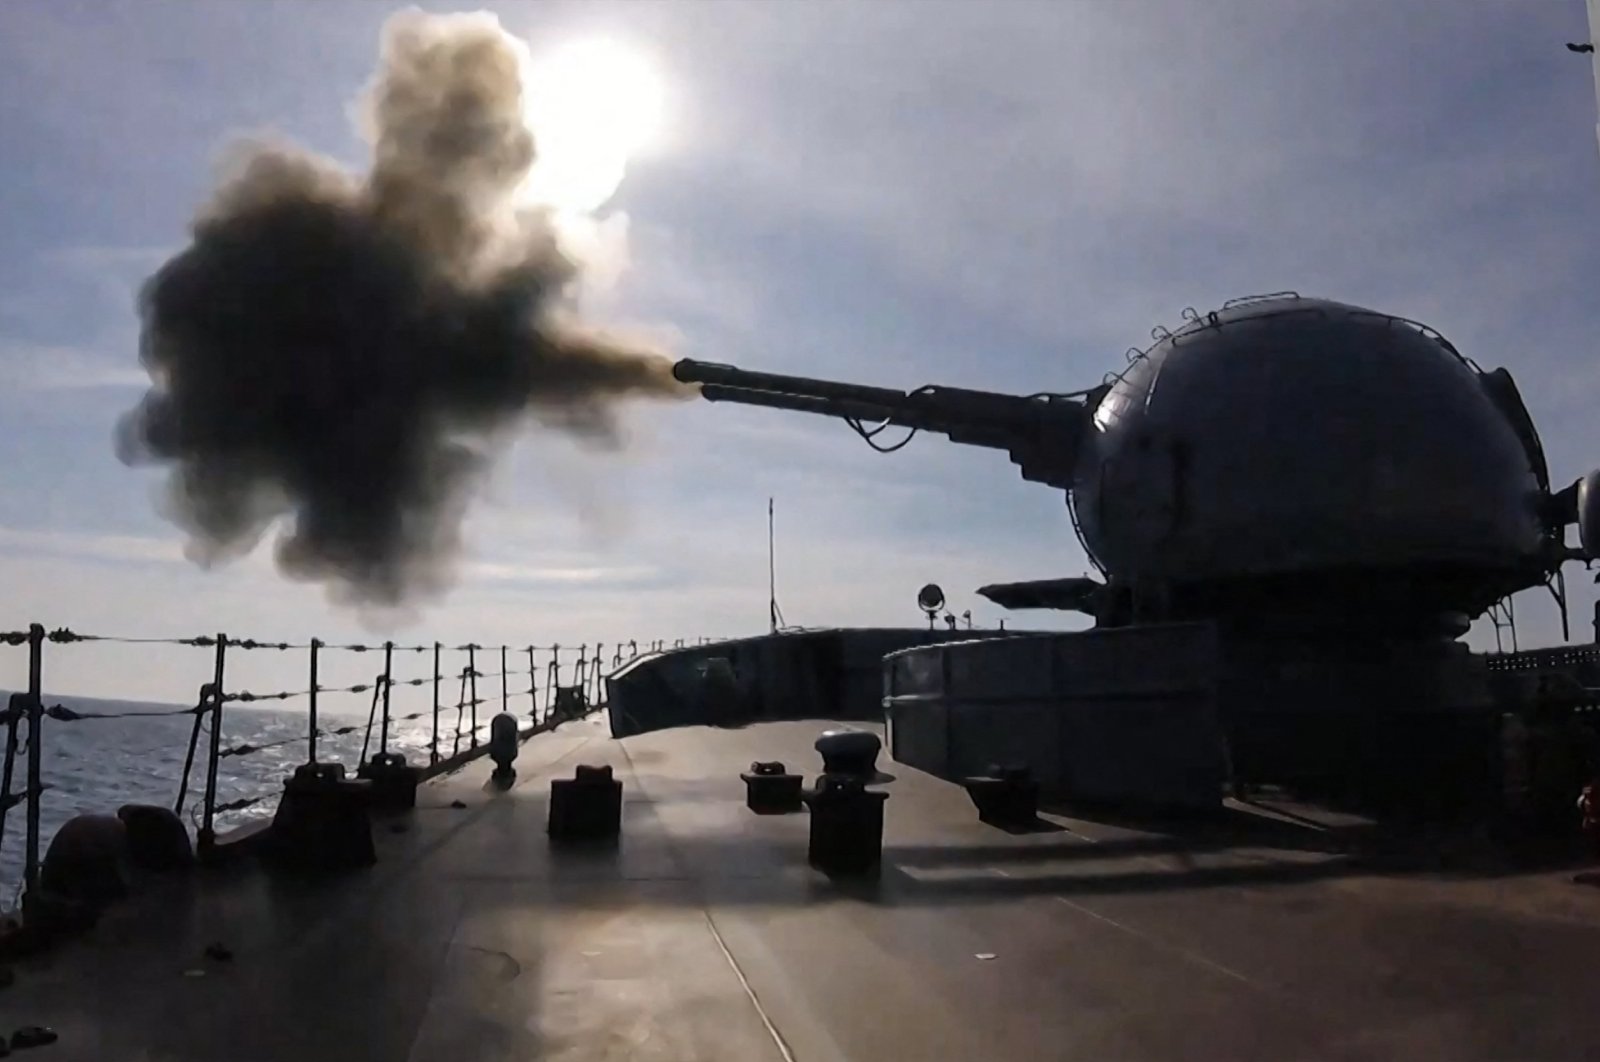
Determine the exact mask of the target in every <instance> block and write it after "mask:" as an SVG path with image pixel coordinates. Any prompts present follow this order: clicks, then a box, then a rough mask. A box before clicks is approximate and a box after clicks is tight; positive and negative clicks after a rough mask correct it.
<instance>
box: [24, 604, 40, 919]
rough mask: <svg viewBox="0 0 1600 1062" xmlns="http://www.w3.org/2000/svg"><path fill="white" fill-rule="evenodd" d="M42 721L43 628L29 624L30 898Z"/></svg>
mask: <svg viewBox="0 0 1600 1062" xmlns="http://www.w3.org/2000/svg"><path fill="white" fill-rule="evenodd" d="M43 722H44V627H43V625H42V624H38V623H32V624H29V625H28V837H27V852H26V855H25V856H24V859H25V862H24V865H23V872H22V880H23V882H24V885H25V887H26V889H27V893H26V894H27V896H28V897H29V898H30V899H33V900H37V899H38V898H39V795H40V793H41V792H42V791H43V789H44V779H43V777H42V774H43V768H42V754H41V746H42V745H43V740H42V738H43V735H42V734H41V733H40V727H41V725H42V724H43Z"/></svg>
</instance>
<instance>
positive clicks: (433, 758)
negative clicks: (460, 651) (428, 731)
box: [428, 642, 441, 767]
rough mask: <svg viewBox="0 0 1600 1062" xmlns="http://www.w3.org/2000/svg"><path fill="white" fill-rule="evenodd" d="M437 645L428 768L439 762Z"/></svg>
mask: <svg viewBox="0 0 1600 1062" xmlns="http://www.w3.org/2000/svg"><path fill="white" fill-rule="evenodd" d="M440 677H441V676H440V674H439V643H438V642H434V643H433V744H431V745H429V746H428V766H430V767H431V766H433V765H434V764H436V763H438V762H439V679H440Z"/></svg>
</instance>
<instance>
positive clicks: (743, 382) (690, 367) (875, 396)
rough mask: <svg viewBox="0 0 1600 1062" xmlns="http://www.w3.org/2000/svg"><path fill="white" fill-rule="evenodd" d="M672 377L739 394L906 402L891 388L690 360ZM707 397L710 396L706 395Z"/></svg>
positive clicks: (734, 398)
mask: <svg viewBox="0 0 1600 1062" xmlns="http://www.w3.org/2000/svg"><path fill="white" fill-rule="evenodd" d="M672 375H673V377H674V378H675V379H677V380H678V381H679V382H681V383H697V384H702V385H705V386H710V387H725V388H728V389H729V390H730V391H739V392H766V393H768V394H780V395H805V396H807V397H811V398H819V399H826V400H838V401H843V402H866V403H873V404H877V405H880V406H892V405H897V404H899V403H902V402H904V401H905V400H906V393H905V392H904V391H896V390H894V389H893V388H890V387H868V386H866V385H864V384H851V383H839V382H838V381H835V380H817V379H813V378H812V377H809V376H786V375H784V374H782V373H776V372H751V371H750V370H748V369H736V368H734V367H733V366H732V365H719V364H717V363H716V362H713V361H695V360H693V359H691V358H684V359H683V360H681V361H679V362H677V363H676V364H675V365H673V366H672ZM706 397H707V398H711V397H712V396H711V395H710V394H707V395H706ZM722 400H731V401H739V402H744V401H750V400H749V399H748V398H745V397H739V396H735V395H732V394H727V395H724V396H723V397H722ZM713 401H716V399H713Z"/></svg>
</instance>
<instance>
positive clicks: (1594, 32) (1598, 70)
mask: <svg viewBox="0 0 1600 1062" xmlns="http://www.w3.org/2000/svg"><path fill="white" fill-rule="evenodd" d="M1584 6H1585V7H1586V8H1587V9H1588V12H1589V40H1588V44H1589V47H1590V48H1593V49H1596V50H1594V51H1591V52H1590V53H1589V58H1590V60H1591V62H1592V63H1593V65H1594V95H1595V105H1596V107H1597V108H1600V0H1588V2H1587V3H1586V4H1585V5H1584ZM1597 119H1600V115H1597ZM1594 133H1595V140H1596V146H1597V147H1600V120H1597V121H1596V122H1595V127H1594Z"/></svg>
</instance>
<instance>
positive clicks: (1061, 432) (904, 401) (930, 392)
mask: <svg viewBox="0 0 1600 1062" xmlns="http://www.w3.org/2000/svg"><path fill="white" fill-rule="evenodd" d="M672 375H673V376H674V377H675V378H676V379H678V380H679V381H680V382H682V383H693V384H699V385H700V394H701V397H703V398H705V399H707V400H708V401H712V402H736V403H739V404H741V405H747V406H762V407H765V408H767V409H786V410H792V411H794V412H796V413H814V414H817V415H818V416H824V417H837V418H840V419H842V420H846V421H849V422H851V423H852V424H853V425H855V426H856V428H857V430H861V425H862V424H865V423H877V424H893V425H898V426H900V427H903V428H910V429H916V430H922V431H934V432H938V433H940V434H942V435H945V436H947V437H948V438H949V439H950V440H951V441H952V442H958V443H965V444H968V445H971V446H984V447H989V448H992V449H998V450H1006V451H1009V452H1010V454H1011V459H1012V460H1013V461H1014V462H1016V463H1017V464H1018V465H1020V466H1022V474H1023V477H1024V478H1026V479H1032V480H1038V481H1040V482H1045V483H1051V484H1054V485H1056V486H1061V487H1069V486H1070V485H1071V482H1072V468H1073V459H1074V457H1075V455H1076V453H1077V450H1078V444H1079V439H1080V437H1081V433H1082V429H1083V425H1084V422H1085V419H1086V414H1087V403H1086V402H1084V401H1082V400H1080V399H1079V398H1078V397H1077V396H1068V395H1035V396H1023V395H1010V394H1002V393H999V392H995V391H974V390H969V389H967V388H964V387H934V386H929V387H919V388H917V389H916V390H914V391H896V390H894V389H893V388H888V387H868V386H866V385H863V384H851V383H840V382H838V381H836V380H817V379H812V378H811V377H807V376H787V375H784V374H781V373H772V372H750V371H748V370H746V369H739V368H735V367H734V366H732V365H719V364H717V363H715V362H706V361H691V360H689V359H687V358H686V359H684V360H682V361H679V362H678V363H676V364H675V365H673V367H672Z"/></svg>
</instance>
